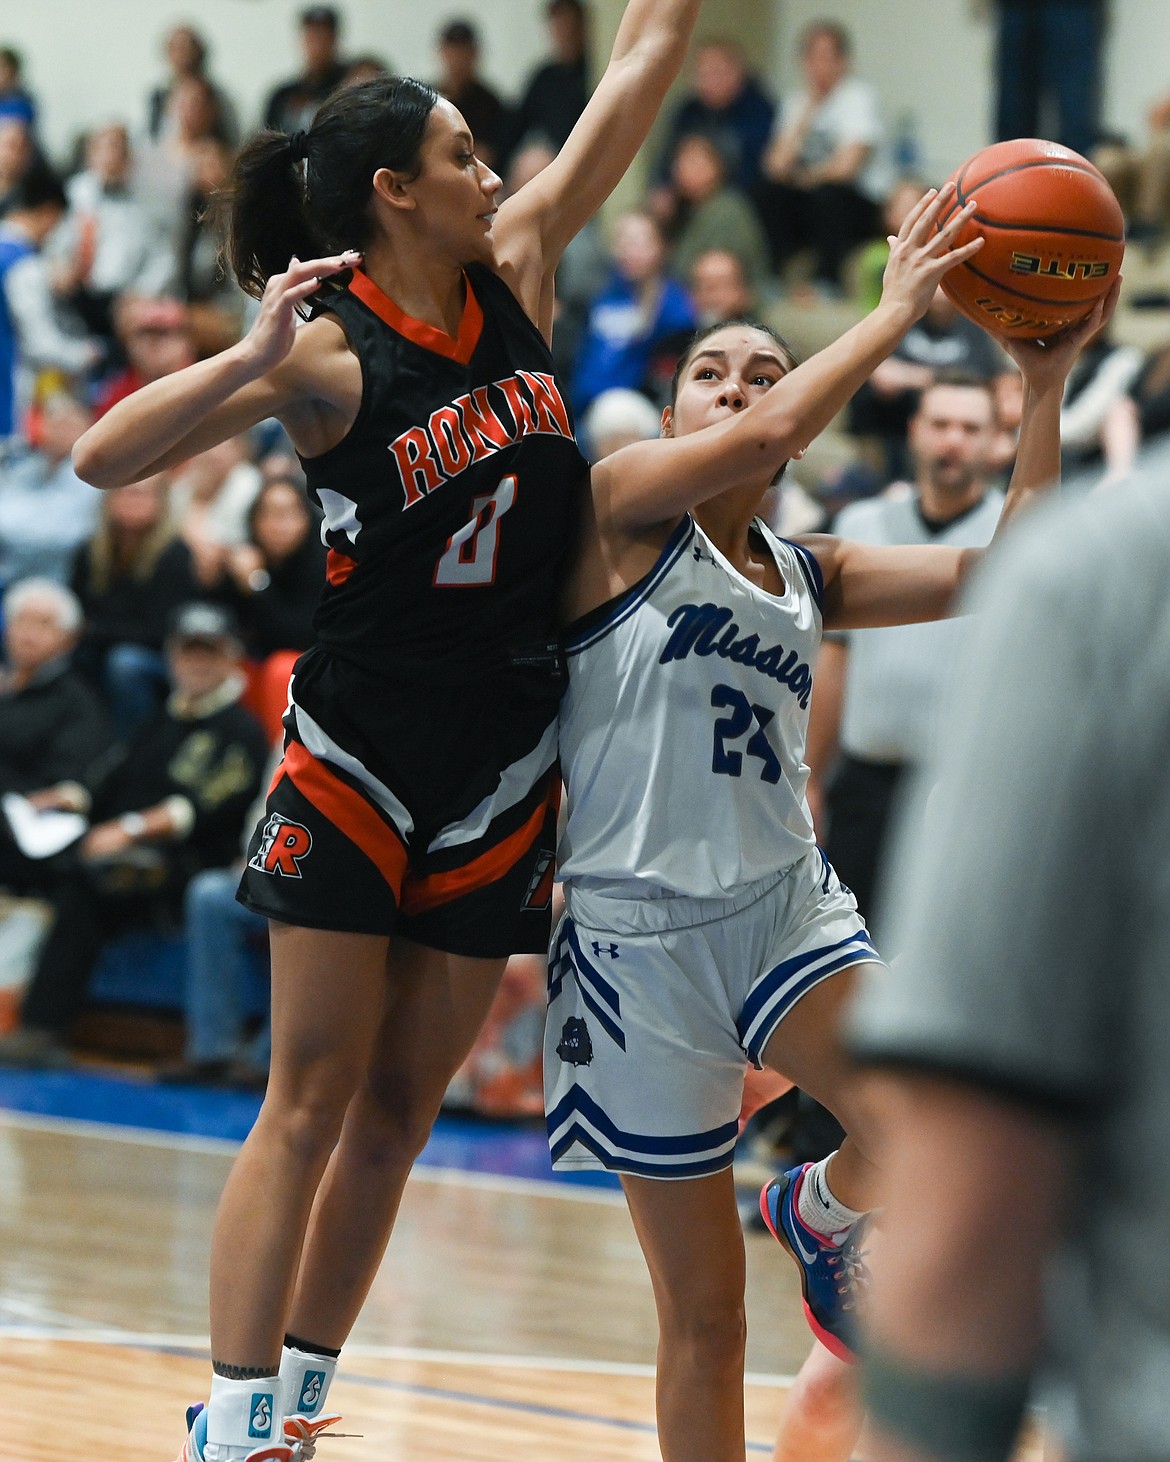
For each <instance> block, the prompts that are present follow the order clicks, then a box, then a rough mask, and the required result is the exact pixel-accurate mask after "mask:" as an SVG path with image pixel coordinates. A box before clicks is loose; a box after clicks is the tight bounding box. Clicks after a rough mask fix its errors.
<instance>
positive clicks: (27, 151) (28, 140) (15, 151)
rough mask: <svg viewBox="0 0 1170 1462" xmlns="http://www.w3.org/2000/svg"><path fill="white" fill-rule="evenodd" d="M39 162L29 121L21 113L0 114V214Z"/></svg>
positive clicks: (0, 216)
mask: <svg viewBox="0 0 1170 1462" xmlns="http://www.w3.org/2000/svg"><path fill="white" fill-rule="evenodd" d="M37 165H38V157H37V149H36V146H35V145H34V143H33V138H32V133H31V131H30V130H29V125H28V123H27V122H25V121H23V120H22V119H21V118H19V117H4V116H0V218H3V217H4V215H5V214H6V213H7V212H8V209H9V207H10V206H11V203H12V200H13V199H14V198H15V197H16V195H17V193H18V191H19V189H20V185H21V184H22V183H23V182H24V180H25V178H26V177H27V176H28V175H29V173H30V172H31V171H32V170H33V168H34V167H36V166H37Z"/></svg>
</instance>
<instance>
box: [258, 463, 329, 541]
mask: <svg viewBox="0 0 1170 1462" xmlns="http://www.w3.org/2000/svg"><path fill="white" fill-rule="evenodd" d="M274 487H287V488H289V489H290V490H291V491H292V492H293V493H295V494H296V498H297V501H298V502H299V503H300V505H301V507H302V508H304V510H305V522H306V524H307V528H306V531H307V532H311V531H312V529H313V524H314V523H315V522H317V521H318V519H317V516H316V512H315V509H314V506H313V504H312V503H311V502H310V500H309V498H308V496H307V495H306V493H305V489H304V487H303V486H302V485H301V483H299V482H298V481H297V480H296V478H294V477H288V476H285V475H283V474H281V473H277V475H276V476H275V477H268V478H266V479H265V480H264V482H263V483H261V485H260V491H259V492H258V493H257V494H256V496H255V497H254V498H253V499H252V501H251V503H250V504H249V507H248V512H247V516H246V518H245V525H246V527H247V531H248V538H249V539H250V540H251V542H253V543H255V542H256V519H257V518H258V517H259V516H260V510H261V508H263V506H264V499H265V498H266V497H267V496H268V494H269V493H270V492H271V490H272V489H273V488H274Z"/></svg>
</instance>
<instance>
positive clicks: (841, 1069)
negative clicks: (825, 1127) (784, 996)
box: [763, 963, 865, 1125]
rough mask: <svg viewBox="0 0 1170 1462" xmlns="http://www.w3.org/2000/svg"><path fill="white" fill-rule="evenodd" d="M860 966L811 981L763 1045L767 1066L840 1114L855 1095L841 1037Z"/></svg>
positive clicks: (849, 1062)
mask: <svg viewBox="0 0 1170 1462" xmlns="http://www.w3.org/2000/svg"><path fill="white" fill-rule="evenodd" d="M864 969H865V965H863V964H860V963H859V964H855V965H850V966H849V967H848V968H846V969H843V970H838V971H837V972H836V973H835V974H832V975H828V976H826V978H825V979H823V980H821V981H820V983H819V984H816V985H814V986H813V987H812V989H811V990H809V991H808V992H807V993H806V994H804V995H803V996H801V998H800V999H799V1000H798V1001H797V1002H796V1004H795V1005H793V1006H792V1007H791V1009H789V1010H788V1012H787V1013H786V1014H785V1016H784V1018H783V1019H782V1020H781V1021H780V1022H779V1024H778V1025H777V1026H776V1028H775V1030H774V1031H773V1032H772V1034H771V1036H770V1037H769V1038H768V1041H767V1043H766V1044H765V1046H764V1052H763V1061H764V1065H765V1066H768V1067H770V1068H771V1069H772V1070H773V1071H778V1072H780V1073H781V1074H782V1075H784V1076H786V1077H788V1079H789V1080H790V1081H792V1082H794V1083H795V1085H797V1086H798V1087H800V1089H801V1090H802V1091H804V1092H807V1093H808V1094H809V1096H811V1097H813V1098H814V1100H816V1101H818V1102H820V1103H821V1105H822V1106H825V1107H828V1108H829V1110H830V1111H831V1112H833V1113H835V1114H836V1115H837V1116H838V1117H841V1108H842V1107H843V1106H845V1105H848V1104H849V1103H851V1102H852V1101H853V1100H854V1098H855V1090H854V1078H855V1068H854V1065H853V1062H852V1060H851V1058H850V1056H849V1052H848V1048H847V1046H846V1044H845V1041H844V1020H845V1015H846V1012H847V1011H848V1008H849V1005H850V1003H851V1001H852V999H853V995H854V992H855V991H856V988H857V981H858V979H859V978H860V976H861V973H862V971H863V970H864ZM846 1125H848V1124H846Z"/></svg>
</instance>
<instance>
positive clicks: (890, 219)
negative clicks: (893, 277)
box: [853, 178, 926, 311]
mask: <svg viewBox="0 0 1170 1462" xmlns="http://www.w3.org/2000/svg"><path fill="white" fill-rule="evenodd" d="M925 192H926V184H925V183H923V182H921V181H920V180H919V179H918V178H901V179H899V181H898V182H896V183H895V184H894V186H893V187H892V188H891V189H890V193H889V196H888V197H887V198H886V201H885V202H884V203H883V204H882V230H883V233H884V237H882V238H877V239H874V240H872V241H871V242H870V243H868V244H866V245H865V247H864V248H863V249H862V251H861V253H860V254H859V255H858V257H857V267H856V270H855V272H854V281H853V296H854V298H855V299H856V301H857V303H858V304H859V305H860V306H861V308H862V309H863V310H866V311H869V310H876V309H877V307H878V302H879V301H880V300H881V297H882V280H883V279H884V277H885V273H886V265H887V264H888V263H889V262H890V244H889V236H890V234H893V235H894V236H895V237H897V234H898V230H899V229H900V228H901V227H902V225H903V223H905V221H906V217H907V215H908V214H909V212H910V210H911V209H912V208H913V207H914V205H915V204H916V203H917V202H918V200H919V198H921V197H922V195H923V193H925Z"/></svg>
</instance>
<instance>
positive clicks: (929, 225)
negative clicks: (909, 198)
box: [910, 183, 955, 243]
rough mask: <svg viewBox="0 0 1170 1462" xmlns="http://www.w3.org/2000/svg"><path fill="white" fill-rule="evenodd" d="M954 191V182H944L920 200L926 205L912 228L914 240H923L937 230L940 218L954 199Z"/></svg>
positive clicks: (911, 234)
mask: <svg viewBox="0 0 1170 1462" xmlns="http://www.w3.org/2000/svg"><path fill="white" fill-rule="evenodd" d="M954 193H955V185H954V183H944V184H943V186H942V187H941V188H937V189H932V190H931V193H929V194H927V195H925V197H924V198H922V199H920V200H919V201H920V202H921V203H925V205H926V206H925V207H924V208H923V209H922V211H921V212H920V213H919V214H918V216H917V217H916V218H915V220H914V224H913V227H912V228H911V231H910V238H911V240H912V241H913V242H915V243H918V242H921V241H922V240H923V239H925V238H927V237H928V236H929V235H930V234H931V233H932V232H934V231H935V230H937V228H938V221H939V219H940V218H941V217H942V215H943V213H944V212H945V211H946V210H947V209H948V208H949V207H950V206H951V203H952V202H953V201H954ZM932 195H933V196H932Z"/></svg>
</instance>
